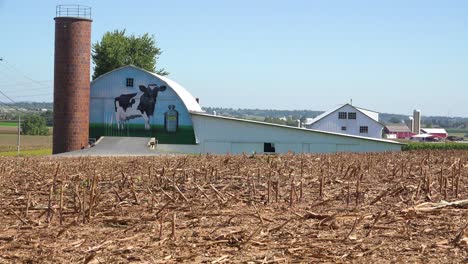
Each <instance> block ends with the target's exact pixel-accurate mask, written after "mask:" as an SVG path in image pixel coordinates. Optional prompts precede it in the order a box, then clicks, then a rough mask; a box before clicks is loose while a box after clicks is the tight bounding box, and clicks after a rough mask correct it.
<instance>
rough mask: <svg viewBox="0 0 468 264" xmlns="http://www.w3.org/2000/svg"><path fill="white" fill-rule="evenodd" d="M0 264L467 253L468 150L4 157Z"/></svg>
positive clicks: (466, 256)
mask: <svg viewBox="0 0 468 264" xmlns="http://www.w3.org/2000/svg"><path fill="white" fill-rule="evenodd" d="M0 210H1V213H0V222H1V223H2V226H1V227H0V228H1V231H0V262H1V263H4V262H6V263H9V262H11V263H18V262H26V263H70V262H72V263H110V262H118V263H128V262H135V263H167V262H169V263H180V262H185V263H198V262H206V263H231V262H250V263H289V262H319V261H320V262H364V263H376V262H378V261H381V262H384V263H387V262H423V263H431V262H433V263H436V262H437V263H441V262H442V263H444V262H445V263H460V262H464V261H465V262H466V261H468V151H419V152H415V151H408V152H404V153H382V154H333V155H293V154H290V155H277V156H268V155H265V156H264V155H254V156H246V155H244V156H242V155H241V156H213V155H201V156H172V157H164V156H163V157H128V158H121V157H119V158H0Z"/></svg>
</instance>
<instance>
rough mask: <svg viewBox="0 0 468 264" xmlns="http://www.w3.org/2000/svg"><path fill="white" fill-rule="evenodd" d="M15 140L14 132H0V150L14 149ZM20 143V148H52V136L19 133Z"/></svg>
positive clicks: (16, 138)
mask: <svg viewBox="0 0 468 264" xmlns="http://www.w3.org/2000/svg"><path fill="white" fill-rule="evenodd" d="M0 130H1V129H0ZM15 133H16V132H15ZM17 140H18V137H17V135H16V134H1V133H0V152H1V151H16V148H17V146H16V145H17ZM20 144H21V145H20V147H21V150H35V149H48V148H52V136H29V135H21V143H20Z"/></svg>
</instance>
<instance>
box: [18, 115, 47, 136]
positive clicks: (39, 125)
mask: <svg viewBox="0 0 468 264" xmlns="http://www.w3.org/2000/svg"><path fill="white" fill-rule="evenodd" d="M21 131H22V133H23V134H25V135H42V136H45V135H48V134H49V129H48V128H47V126H46V119H45V118H44V117H43V116H40V115H34V114H29V115H26V116H25V117H24V119H23V121H22V122H21Z"/></svg>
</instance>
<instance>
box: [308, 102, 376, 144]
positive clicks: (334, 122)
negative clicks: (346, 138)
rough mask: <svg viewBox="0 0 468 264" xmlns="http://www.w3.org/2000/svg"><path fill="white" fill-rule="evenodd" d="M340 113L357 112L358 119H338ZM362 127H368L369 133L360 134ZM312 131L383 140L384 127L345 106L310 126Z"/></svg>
mask: <svg viewBox="0 0 468 264" xmlns="http://www.w3.org/2000/svg"><path fill="white" fill-rule="evenodd" d="M339 112H356V119H338V113H339ZM342 126H345V127H346V131H342V130H341V127H342ZM360 126H367V127H368V128H369V132H368V133H359V127H360ZM310 128H311V129H316V130H322V131H328V132H334V133H342V134H348V135H355V136H363V137H372V138H382V130H383V126H382V125H381V124H379V123H377V122H376V121H375V120H373V119H371V118H370V117H368V116H366V115H364V114H363V113H361V112H359V111H357V110H356V109H355V108H353V107H352V106H350V105H345V106H343V107H342V108H340V109H339V110H337V111H335V112H333V113H331V114H330V115H328V116H326V117H324V118H322V119H320V120H319V121H317V122H316V123H313V124H312V125H311V126H310Z"/></svg>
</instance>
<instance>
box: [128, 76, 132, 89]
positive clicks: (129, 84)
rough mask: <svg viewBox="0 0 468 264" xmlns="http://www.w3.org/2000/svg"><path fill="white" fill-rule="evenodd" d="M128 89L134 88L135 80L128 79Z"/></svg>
mask: <svg viewBox="0 0 468 264" xmlns="http://www.w3.org/2000/svg"><path fill="white" fill-rule="evenodd" d="M127 87H133V78H127Z"/></svg>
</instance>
